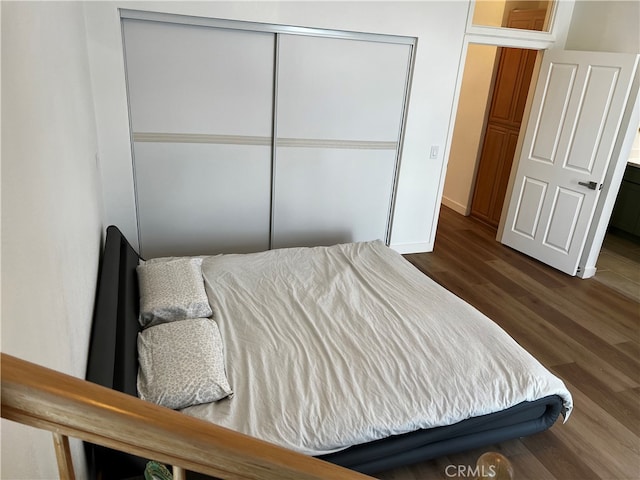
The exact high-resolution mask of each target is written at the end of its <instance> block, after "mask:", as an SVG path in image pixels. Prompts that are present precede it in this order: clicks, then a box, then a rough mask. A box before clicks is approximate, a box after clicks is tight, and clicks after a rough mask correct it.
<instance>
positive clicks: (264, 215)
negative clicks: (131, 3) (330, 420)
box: [123, 19, 275, 257]
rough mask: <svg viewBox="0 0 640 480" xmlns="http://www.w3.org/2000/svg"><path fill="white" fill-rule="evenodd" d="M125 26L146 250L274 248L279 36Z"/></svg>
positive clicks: (136, 23)
mask: <svg viewBox="0 0 640 480" xmlns="http://www.w3.org/2000/svg"><path fill="white" fill-rule="evenodd" d="M123 30H124V41H125V58H126V68H127V88H128V95H129V106H130V115H131V128H132V137H133V153H134V174H135V187H136V201H137V214H138V229H139V237H140V247H141V253H142V255H143V256H145V257H155V256H160V255H178V254H180V255H196V254H202V253H218V252H230V251H233V252H247V251H258V250H265V249H268V248H269V231H270V223H269V222H270V213H271V160H272V159H271V157H272V124H273V116H272V113H273V76H274V65H273V58H274V48H275V35H273V34H269V33H260V32H249V31H241V30H229V29H219V28H212V27H203V26H194V25H181V24H172V23H164V22H153V21H144V20H129V19H127V20H123Z"/></svg>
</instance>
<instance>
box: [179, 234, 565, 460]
mask: <svg viewBox="0 0 640 480" xmlns="http://www.w3.org/2000/svg"><path fill="white" fill-rule="evenodd" d="M202 273H203V278H204V284H205V289H206V293H207V296H208V299H209V303H210V305H211V309H212V311H213V318H214V320H215V321H216V322H217V324H218V327H219V330H220V334H221V337H222V340H223V345H224V358H225V369H226V373H227V377H228V379H229V383H230V385H231V388H232V389H233V391H234V394H233V396H232V397H230V398H226V399H223V400H220V401H218V402H214V403H208V404H202V405H195V406H191V407H188V408H185V409H183V410H182V411H183V412H184V413H186V414H188V415H192V416H195V417H198V418H201V419H204V420H207V421H210V422H213V423H216V424H218V425H221V426H224V427H228V428H230V429H233V430H236V431H240V432H242V433H245V434H248V435H251V436H254V437H257V438H261V439H263V440H266V441H269V442H272V443H275V444H277V445H281V446H283V447H286V448H289V449H293V450H295V451H298V452H301V453H304V454H308V455H325V454H329V453H332V452H337V451H340V450H343V449H346V448H348V447H350V446H352V445H358V444H362V443H366V442H371V441H375V440H378V439H382V438H386V437H389V436H393V435H399V434H403V433H406V432H411V431H415V430H418V429H430V428H434V427H439V426H444V425H452V424H455V423H457V422H460V421H462V420H465V419H468V418H471V417H478V416H482V415H486V414H490V413H494V412H499V411H502V410H505V409H508V408H510V407H514V406H516V405H518V404H520V403H521V402H531V401H535V400H537V399H540V398H543V397H547V396H550V395H558V396H559V397H561V398H562V401H563V413H564V416H565V420H566V418H568V416H569V414H570V412H571V409H572V399H571V394H570V393H569V391H568V390H567V389H566V387H565V385H564V384H563V382H562V381H561V380H560V379H559V378H557V377H556V376H554V375H553V374H551V373H550V372H549V371H548V370H547V369H546V368H545V367H544V366H543V365H541V364H540V363H539V362H538V361H537V360H536V359H535V358H533V357H532V356H531V355H530V354H529V353H527V352H526V351H525V350H524V349H523V348H522V347H520V346H519V345H518V344H517V342H516V341H515V340H514V339H513V338H511V337H510V336H509V335H508V334H507V333H506V332H504V330H502V329H501V328H500V327H499V326H498V325H496V324H495V323H494V322H493V321H491V320H490V319H489V318H487V317H486V316H484V315H483V314H482V313H480V312H479V311H478V310H476V309H475V308H473V307H472V306H470V305H469V304H467V303H466V302H464V301H462V300H461V299H459V298H458V297H456V296H455V295H453V294H452V293H450V292H449V291H447V290H446V289H444V288H443V287H441V286H440V285H438V284H437V283H435V282H434V281H432V280H431V279H430V278H429V277H427V276H425V275H424V274H422V273H421V272H420V271H418V270H417V269H416V268H415V267H414V266H413V265H411V264H410V263H408V262H407V261H406V260H405V259H404V258H402V256H401V255H399V254H398V253H396V252H395V251H393V250H391V249H389V248H388V247H386V246H385V245H384V244H383V243H382V242H380V241H373V242H360V243H351V244H344V245H335V246H331V247H314V248H290V249H280V250H271V251H267V252H262V253H255V254H242V255H235V254H227V255H218V256H212V257H205V258H204V260H203V262H202Z"/></svg>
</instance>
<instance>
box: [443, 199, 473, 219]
mask: <svg viewBox="0 0 640 480" xmlns="http://www.w3.org/2000/svg"><path fill="white" fill-rule="evenodd" d="M442 204H443V205H444V206H445V207H449V208H450V209H451V210H453V211H454V212H456V213H459V214H460V215H464V216H465V217H466V216H468V215H469V211H468V210H469V209H468V207H467V206H466V205H462V204H461V203H458V202H456V201H455V200H451V199H450V198H447V197H444V196H443V197H442Z"/></svg>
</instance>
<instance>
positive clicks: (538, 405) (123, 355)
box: [86, 226, 562, 479]
mask: <svg viewBox="0 0 640 480" xmlns="http://www.w3.org/2000/svg"><path fill="white" fill-rule="evenodd" d="M139 258H140V257H139V256H138V253H137V252H136V251H135V250H134V249H133V248H132V247H131V245H130V244H129V242H128V241H127V240H126V238H124V236H123V235H122V233H121V232H120V230H118V228H117V227H114V226H110V227H109V228H108V229H107V237H106V241H105V248H104V252H103V256H102V260H101V266H100V280H99V284H98V291H97V296H96V309H95V313H94V319H93V327H92V332H91V343H90V349H89V358H88V364H87V377H86V378H87V380H89V381H91V382H94V383H98V384H100V385H103V386H105V387H108V388H112V389H114V390H118V391H121V392H125V393H128V394H130V395H133V396H136V395H137V389H136V378H137V373H138V356H137V352H136V341H137V334H138V331H139V329H140V327H139V324H138V301H139V300H138V283H137V275H136V270H135V269H136V266H137V265H138V261H139ZM561 410H562V400H561V399H560V397H558V396H555V395H554V396H550V397H545V398H542V399H540V400H536V401H534V402H524V403H521V404H519V405H516V406H514V407H511V408H509V409H506V410H503V411H501V412H496V413H492V414H490V415H484V416H481V417H474V418H469V419H467V420H464V421H462V422H460V423H457V424H455V425H448V426H444V427H438V428H433V429H428V430H419V431H415V432H411V433H407V434H404V435H398V436H394V437H389V438H385V439H382V440H377V441H375V442H370V443H366V444H363V445H356V446H354V447H351V448H348V449H346V450H343V451H340V452H336V453H333V454H330V455H324V456H321V457H319V458H322V459H323V460H327V461H329V462H332V463H336V464H338V465H342V466H345V467H347V468H350V469H353V470H357V471H360V472H363V473H369V474H371V473H375V472H380V471H383V470H387V469H391V468H396V467H399V466H402V465H408V464H411V463H416V462H420V461H425V460H429V459H432V458H438V457H441V456H444V455H448V454H452V453H456V452H461V451H464V450H469V449H473V448H478V447H483V446H487V445H492V444H495V443H497V442H502V441H505V440H509V439H513V438H518V437H522V436H526V435H531V434H533V433H537V432H541V431H543V430H546V429H547V428H549V427H551V425H553V424H554V423H555V421H556V420H557V418H558V416H559V415H560V412H561ZM86 453H87V459H88V462H89V466H90V469H91V472H92V478H97V477H98V475H99V474H100V473H101V474H102V478H105V479H122V478H129V477H133V476H136V475H141V474H142V471H143V470H144V466H145V464H146V460H145V459H142V458H140V457H135V456H133V455H128V454H123V453H121V452H117V451H114V450H110V449H108V448H104V447H99V446H96V445H92V444H86ZM198 478H204V477H201V476H198Z"/></svg>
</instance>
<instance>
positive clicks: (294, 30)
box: [119, 8, 416, 45]
mask: <svg viewBox="0 0 640 480" xmlns="http://www.w3.org/2000/svg"><path fill="white" fill-rule="evenodd" d="M119 10H120V18H121V19H128V20H146V21H151V22H167V23H179V24H184V25H197V26H201V27H216V28H228V29H233V30H250V31H252V32H263V33H286V34H288V35H307V36H314V37H331V38H343V39H348V40H363V41H368V42H381V43H399V44H402V45H415V43H416V38H415V37H403V36H400V35H386V34H377V33H364V32H350V31H343V30H332V29H326V28H310V27H298V26H293V25H278V24H271V23H259V22H248V21H244V20H227V19H223V18H209V17H197V16H193V15H181V14H175V13H161V12H151V11H146V10H129V9H127V8H120V9H119Z"/></svg>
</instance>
